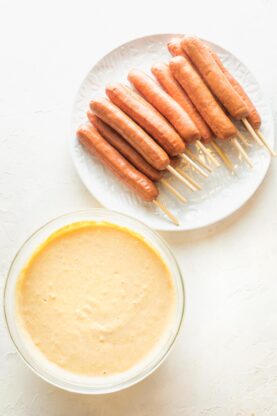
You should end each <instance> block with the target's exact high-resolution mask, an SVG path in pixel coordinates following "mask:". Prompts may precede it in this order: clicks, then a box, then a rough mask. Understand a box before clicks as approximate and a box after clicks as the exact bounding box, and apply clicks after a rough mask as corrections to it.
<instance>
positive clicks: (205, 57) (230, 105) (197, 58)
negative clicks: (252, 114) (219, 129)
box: [181, 36, 249, 120]
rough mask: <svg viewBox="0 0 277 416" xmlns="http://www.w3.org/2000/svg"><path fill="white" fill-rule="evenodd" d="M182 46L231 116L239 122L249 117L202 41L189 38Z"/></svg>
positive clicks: (185, 39)
mask: <svg viewBox="0 0 277 416" xmlns="http://www.w3.org/2000/svg"><path fill="white" fill-rule="evenodd" d="M181 45H182V48H183V49H184V51H185V52H186V54H187V55H188V56H189V58H190V60H191V61H192V63H193V64H194V65H195V67H196V69H197V70H198V71H199V73H200V74H201V76H202V77H203V79H204V80H205V82H206V83H207V85H208V86H209V87H210V89H211V91H212V93H213V94H214V95H215V96H216V97H217V98H218V100H219V101H220V102H221V103H222V104H223V106H224V107H225V108H226V110H228V112H229V113H230V114H231V116H233V117H234V118H235V119H238V120H240V119H242V118H243V117H247V116H248V114H249V113H248V109H247V106H246V105H245V103H244V101H243V100H242V98H241V97H240V95H239V94H238V93H237V92H236V91H235V90H234V88H233V86H232V85H231V84H230V82H229V81H228V79H227V78H226V77H225V75H224V74H223V73H222V71H221V69H220V68H219V66H218V65H217V63H216V62H215V60H214V59H213V57H212V55H211V54H210V52H209V49H208V48H207V47H206V45H205V44H204V43H203V42H202V41H201V40H200V39H198V38H194V37H189V36H185V37H184V38H183V39H182V41H181Z"/></svg>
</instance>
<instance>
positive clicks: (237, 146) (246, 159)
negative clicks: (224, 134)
mask: <svg viewBox="0 0 277 416" xmlns="http://www.w3.org/2000/svg"><path fill="white" fill-rule="evenodd" d="M231 142H232V143H233V145H234V146H235V147H236V148H237V150H238V151H239V153H241V155H242V157H243V158H244V160H245V161H246V163H247V164H248V166H249V167H250V168H253V163H252V161H251V159H250V157H249V156H248V154H247V153H246V151H245V150H244V148H243V147H242V146H241V144H240V143H239V141H238V139H232V140H231Z"/></svg>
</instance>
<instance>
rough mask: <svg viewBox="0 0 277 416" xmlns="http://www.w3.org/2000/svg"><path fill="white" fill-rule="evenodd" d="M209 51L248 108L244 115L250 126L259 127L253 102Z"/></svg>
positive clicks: (212, 52) (257, 114) (258, 118)
mask: <svg viewBox="0 0 277 416" xmlns="http://www.w3.org/2000/svg"><path fill="white" fill-rule="evenodd" d="M209 52H210V54H211V55H212V57H213V59H214V60H215V62H216V63H217V65H218V66H219V68H220V69H221V71H222V72H223V74H224V75H225V77H226V78H227V79H228V81H229V82H230V84H232V86H233V88H234V89H235V90H236V91H237V93H238V94H239V95H240V96H241V98H242V100H243V101H244V103H245V105H246V106H247V108H248V116H247V117H246V118H247V120H248V121H249V123H250V124H251V126H252V127H253V128H254V129H256V130H257V129H259V128H260V127H261V124H262V120H261V116H260V115H259V113H258V110H257V109H256V107H255V106H254V104H253V102H252V101H251V100H250V98H249V97H248V95H247V94H246V92H245V90H244V89H243V88H242V86H241V85H240V83H239V82H238V81H237V80H236V79H235V78H234V77H233V75H232V74H231V73H230V72H229V71H228V69H227V68H226V67H225V66H224V65H223V63H222V62H221V60H220V58H219V56H218V55H217V54H216V53H215V52H214V51H213V50H212V49H210V48H209Z"/></svg>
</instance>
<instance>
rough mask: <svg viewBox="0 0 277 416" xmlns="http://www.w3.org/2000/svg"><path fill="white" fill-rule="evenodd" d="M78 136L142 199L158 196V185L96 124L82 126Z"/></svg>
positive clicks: (152, 198) (151, 199)
mask: <svg viewBox="0 0 277 416" xmlns="http://www.w3.org/2000/svg"><path fill="white" fill-rule="evenodd" d="M77 137H78V139H79V140H80V142H81V143H82V144H83V145H84V146H85V147H86V148H87V150H88V151H89V152H90V153H92V154H93V155H94V156H96V157H97V158H98V159H99V160H100V161H101V162H102V163H103V164H104V165H105V166H106V167H107V168H109V169H110V170H111V171H112V172H113V174H114V175H115V176H117V177H118V178H119V179H120V180H121V182H123V183H124V184H125V185H127V186H128V187H129V188H130V189H131V190H132V191H133V192H135V193H136V195H138V196H139V197H140V198H141V199H143V200H144V201H146V202H152V201H154V200H155V199H156V198H157V197H158V195H159V191H158V188H157V187H156V185H155V184H154V183H153V182H152V181H151V180H150V179H149V178H147V177H146V176H145V175H144V174H143V173H141V172H139V171H138V170H137V169H136V168H134V167H133V166H132V165H131V164H130V163H129V162H128V161H127V160H126V159H125V158H124V157H123V156H122V155H121V154H120V153H119V152H118V151H117V150H116V149H114V148H113V147H112V146H111V145H110V144H109V143H108V142H107V141H106V140H105V139H104V138H103V137H102V136H101V135H100V133H99V132H98V131H97V130H96V128H95V127H94V126H92V125H83V126H81V127H80V128H79V129H78V131H77Z"/></svg>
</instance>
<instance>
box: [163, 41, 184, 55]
mask: <svg viewBox="0 0 277 416" xmlns="http://www.w3.org/2000/svg"><path fill="white" fill-rule="evenodd" d="M167 49H168V51H169V52H170V53H171V55H172V56H184V57H185V58H187V55H186V53H185V51H184V50H183V48H182V46H181V39H178V38H175V39H171V41H170V42H168V44H167Z"/></svg>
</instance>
